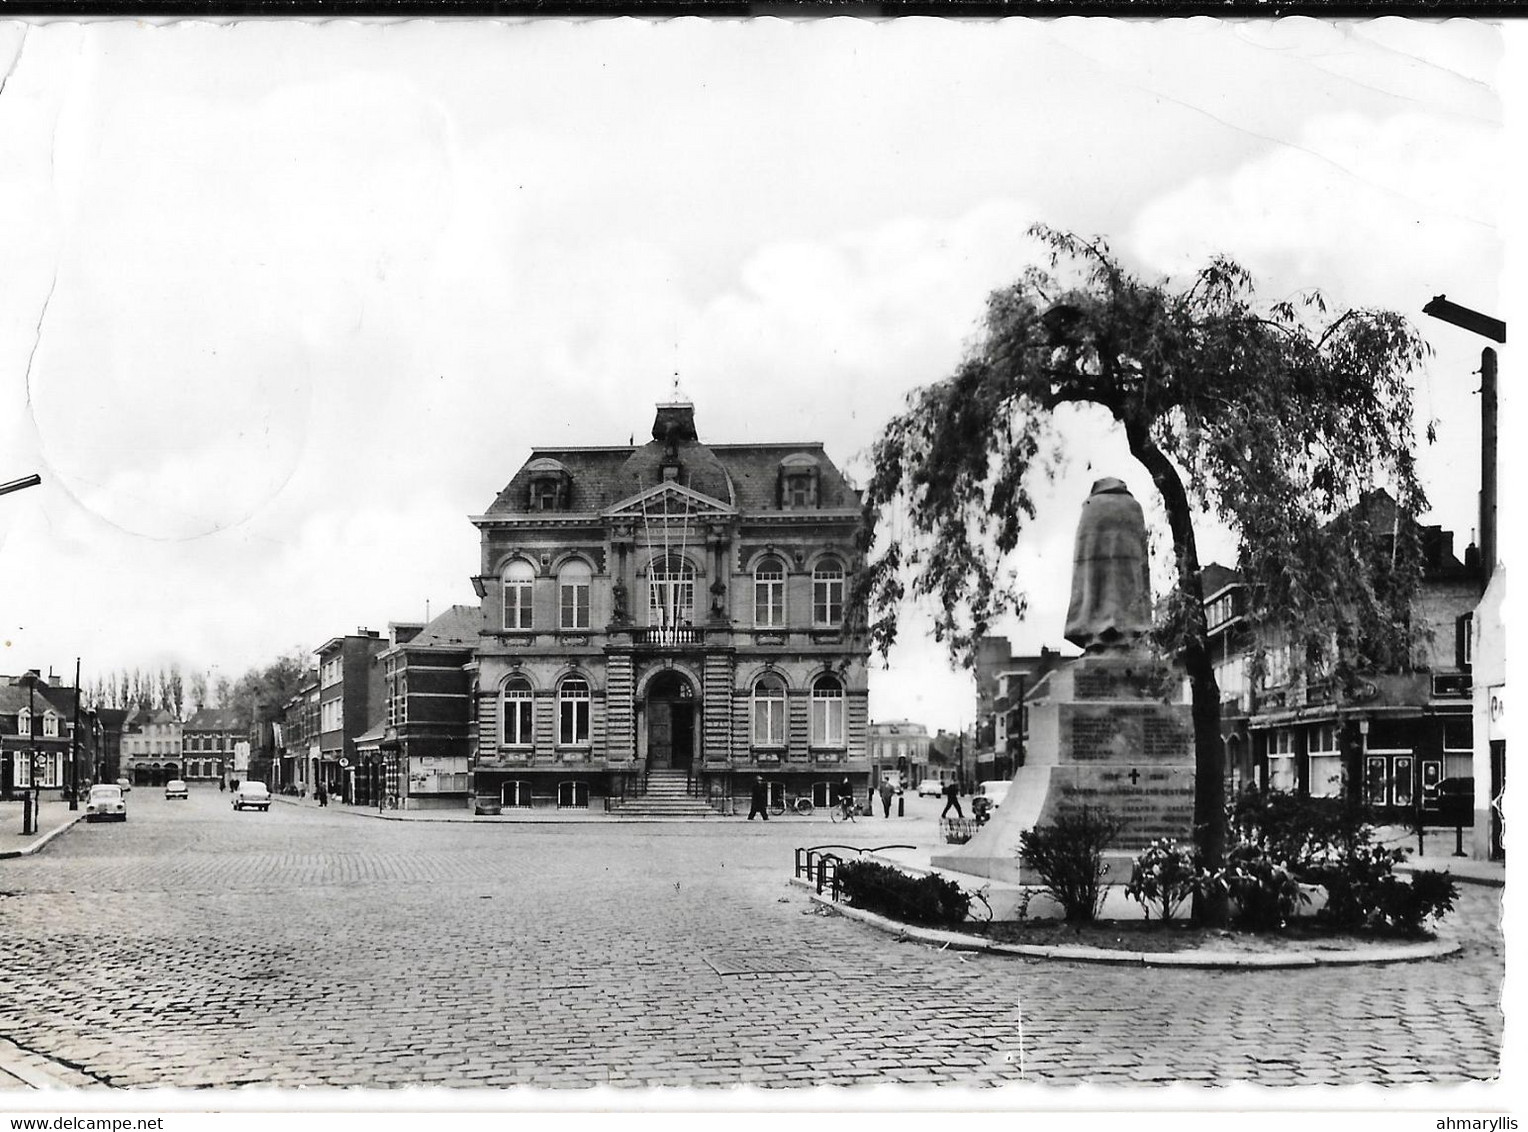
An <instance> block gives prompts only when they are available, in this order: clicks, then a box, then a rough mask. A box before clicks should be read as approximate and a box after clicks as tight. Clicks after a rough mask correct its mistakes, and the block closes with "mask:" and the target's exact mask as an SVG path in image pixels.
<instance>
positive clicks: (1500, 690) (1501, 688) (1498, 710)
mask: <svg viewBox="0 0 1528 1132" xmlns="http://www.w3.org/2000/svg"><path fill="white" fill-rule="evenodd" d="M1486 691H1487V695H1488V697H1489V711H1490V718H1489V722H1488V723H1487V730H1486V734H1487V735H1488V737H1489V738H1490V740H1491V741H1492V742H1493V743H1494V742H1496V741H1497V740H1498V739H1505V738H1506V737H1507V722H1506V715H1507V686H1506V685H1505V684H1492V685H1491V686H1490V687H1489V688H1488V689H1486Z"/></svg>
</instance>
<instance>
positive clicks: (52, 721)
mask: <svg viewBox="0 0 1528 1132" xmlns="http://www.w3.org/2000/svg"><path fill="white" fill-rule="evenodd" d="M42 737H43V738H44V739H57V738H58V716H56V715H54V714H53V713H52V712H51V711H50V712H48V714H47V715H45V716H43V717H42Z"/></svg>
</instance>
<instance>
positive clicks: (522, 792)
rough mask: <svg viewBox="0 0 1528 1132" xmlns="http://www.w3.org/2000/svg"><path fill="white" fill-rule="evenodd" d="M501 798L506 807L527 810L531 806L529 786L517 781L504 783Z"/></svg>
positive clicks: (527, 783) (526, 783)
mask: <svg viewBox="0 0 1528 1132" xmlns="http://www.w3.org/2000/svg"><path fill="white" fill-rule="evenodd" d="M501 797H502V798H503V802H504V805H506V806H514V807H517V808H529V807H530V804H531V784H530V783H529V782H519V781H516V782H506V783H505V784H504V786H503V788H502V793H501Z"/></svg>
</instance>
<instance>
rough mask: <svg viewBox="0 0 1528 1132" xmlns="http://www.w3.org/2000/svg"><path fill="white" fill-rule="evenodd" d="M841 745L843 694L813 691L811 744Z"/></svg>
mask: <svg viewBox="0 0 1528 1132" xmlns="http://www.w3.org/2000/svg"><path fill="white" fill-rule="evenodd" d="M843 745H844V700H843V695H842V694H839V695H837V696H832V695H824V694H822V693H820V692H819V693H814V694H813V696H812V746H814V747H842V746H843Z"/></svg>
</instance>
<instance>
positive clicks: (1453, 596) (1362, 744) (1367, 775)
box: [1203, 491, 1483, 817]
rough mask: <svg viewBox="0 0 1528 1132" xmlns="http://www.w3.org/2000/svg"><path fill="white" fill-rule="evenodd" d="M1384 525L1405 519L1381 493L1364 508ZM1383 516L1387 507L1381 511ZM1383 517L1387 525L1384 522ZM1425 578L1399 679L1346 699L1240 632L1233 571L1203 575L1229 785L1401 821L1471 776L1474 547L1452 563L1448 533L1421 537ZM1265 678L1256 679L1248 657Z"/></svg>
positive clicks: (1376, 680) (1370, 683)
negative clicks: (1339, 799) (1345, 798)
mask: <svg viewBox="0 0 1528 1132" xmlns="http://www.w3.org/2000/svg"><path fill="white" fill-rule="evenodd" d="M1362 506H1363V507H1365V508H1366V509H1370V510H1371V511H1372V510H1374V509H1378V511H1379V512H1383V514H1380V516H1379V519H1378V520H1377V521H1378V522H1379V524H1380V526H1381V527H1389V526H1391V525H1393V524H1394V523H1396V522H1406V521H1407V520H1406V519H1405V518H1404V516H1400V517H1396V516H1395V515H1394V514H1393V512H1394V510H1395V504H1394V501H1393V500H1391V499H1390V497H1389V496H1388V495H1387V494H1386V493H1384V492H1383V491H1379V492H1375V493H1373V494H1372V495H1371V496H1369V497H1367V498H1366V499H1365V501H1364V503H1363V504H1362ZM1386 509H1388V510H1386ZM1387 516H1388V517H1387ZM1419 533H1420V536H1421V544H1422V551H1423V575H1422V584H1421V587H1420V591H1419V592H1418V594H1417V597H1416V599H1415V600H1414V602H1413V604H1412V617H1413V621H1414V624H1415V626H1416V628H1418V629H1419V630H1420V633H1419V636H1420V638H1421V643H1420V644H1419V645H1418V647H1417V650H1416V654H1415V656H1414V657H1413V662H1412V664H1411V665H1410V667H1409V668H1408V669H1406V670H1405V671H1395V672H1379V673H1373V674H1369V675H1367V676H1366V677H1365V678H1364V679H1362V680H1361V681H1360V682H1359V684H1358V686H1357V687H1356V688H1355V689H1353V690H1352V691H1351V692H1350V693H1345V692H1344V690H1343V689H1341V688H1339V687H1338V686H1337V684H1336V682H1335V681H1332V680H1323V679H1309V678H1307V676H1306V675H1305V674H1304V673H1302V672H1301V671H1300V667H1299V665H1298V664H1296V663H1295V662H1294V659H1295V658H1293V657H1292V656H1291V655H1290V652H1289V650H1288V649H1287V648H1286V647H1285V646H1283V645H1282V644H1281V643H1280V642H1279V641H1278V640H1275V639H1273V638H1272V637H1265V636H1260V635H1258V634H1257V633H1255V632H1254V630H1252V629H1251V628H1250V627H1249V626H1250V622H1249V621H1248V619H1247V616H1246V614H1247V603H1248V601H1249V600H1250V598H1249V595H1248V593H1247V587H1246V586H1245V585H1244V584H1243V582H1242V578H1241V575H1240V574H1238V573H1237V572H1236V571H1234V570H1230V569H1228V568H1226V567H1224V566H1220V565H1218V564H1214V563H1212V564H1210V565H1209V566H1206V567H1205V568H1204V573H1203V579H1204V596H1205V610H1206V614H1207V620H1208V622H1209V632H1210V646H1211V655H1212V658H1213V661H1214V664H1215V669H1216V680H1217V682H1218V684H1219V686H1220V695H1221V719H1222V724H1221V732H1222V736H1223V738H1224V739H1225V743H1226V752H1225V757H1226V782H1227V787H1228V789H1232V790H1235V789H1240V788H1243V787H1246V786H1250V785H1259V786H1268V787H1274V788H1277V789H1282V790H1292V791H1297V792H1299V793H1303V794H1309V795H1312V796H1334V795H1339V794H1341V793H1342V792H1343V791H1344V789H1349V790H1354V791H1356V792H1357V793H1358V794H1359V796H1361V797H1362V799H1363V800H1364V801H1365V802H1366V803H1367V804H1368V805H1370V806H1372V807H1374V808H1375V809H1376V810H1377V811H1378V812H1379V813H1380V814H1382V815H1383V814H1386V813H1388V814H1391V815H1394V816H1397V817H1399V816H1405V815H1408V814H1410V813H1411V812H1413V811H1414V810H1415V808H1416V805H1417V802H1418V800H1419V797H1420V798H1421V799H1422V800H1424V801H1427V800H1430V799H1431V797H1432V795H1433V792H1434V791H1435V790H1436V787H1437V784H1438V782H1439V781H1441V780H1442V779H1445V778H1462V777H1468V776H1470V775H1471V774H1472V765H1473V757H1474V723H1473V718H1472V715H1473V707H1472V702H1471V675H1470V668H1471V656H1470V641H1471V633H1470V629H1471V618H1472V615H1473V611H1474V609H1475V606H1476V604H1477V603H1478V602H1479V600H1480V593H1481V586H1482V582H1483V576H1482V572H1481V569H1480V561H1479V554H1478V553H1477V552H1476V550H1475V548H1474V547H1473V546H1471V547H1470V548H1469V549H1468V550H1466V552H1465V556H1464V560H1463V561H1460V559H1458V558H1457V557H1455V555H1454V552H1453V535H1452V533H1450V532H1448V531H1445V530H1442V529H1441V528H1439V527H1435V526H1434V527H1423V528H1421V529H1420V532H1419ZM1260 648H1261V649H1263V650H1264V651H1265V653H1266V655H1267V660H1266V672H1265V673H1264V674H1263V676H1262V677H1261V679H1260V680H1259V681H1257V682H1256V683H1254V680H1253V656H1254V654H1255V653H1256V652H1257V651H1258V650H1259V649H1260Z"/></svg>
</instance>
